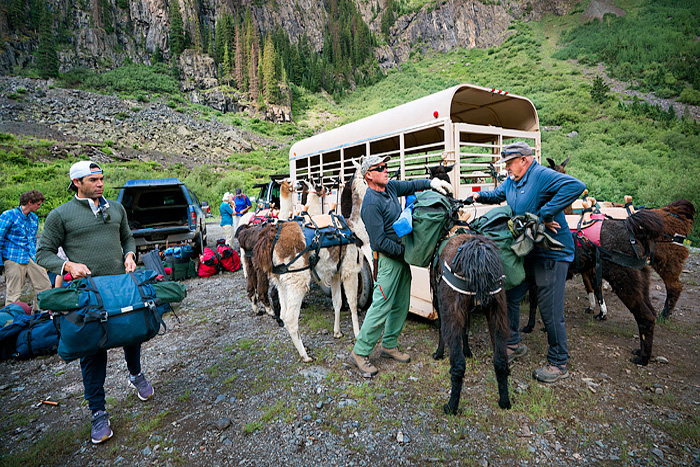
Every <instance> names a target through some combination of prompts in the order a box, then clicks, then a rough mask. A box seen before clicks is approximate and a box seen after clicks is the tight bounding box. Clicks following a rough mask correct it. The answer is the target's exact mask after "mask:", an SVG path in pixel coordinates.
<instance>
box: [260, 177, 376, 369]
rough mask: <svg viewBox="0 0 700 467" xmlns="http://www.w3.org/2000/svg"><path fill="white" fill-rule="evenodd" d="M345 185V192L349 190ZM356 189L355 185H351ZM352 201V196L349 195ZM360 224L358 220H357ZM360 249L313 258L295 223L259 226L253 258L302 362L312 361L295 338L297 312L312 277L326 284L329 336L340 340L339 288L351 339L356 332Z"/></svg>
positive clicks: (338, 249) (326, 251) (337, 249)
mask: <svg viewBox="0 0 700 467" xmlns="http://www.w3.org/2000/svg"><path fill="white" fill-rule="evenodd" d="M352 186H353V185H352V184H348V185H347V186H346V188H345V189H352ZM355 186H357V185H355ZM352 198H353V199H355V197H354V196H352ZM360 207H361V203H359V204H354V203H353V206H352V209H351V215H350V218H349V219H348V221H347V222H348V225H349V226H352V225H357V223H358V220H359V218H360ZM359 222H361V220H360V221H359ZM360 254H361V253H360V250H359V248H358V246H357V245H356V244H355V243H349V244H346V245H342V246H333V247H329V248H322V249H321V250H320V251H319V252H318V255H317V256H316V254H315V252H314V251H307V250H306V241H305V238H304V232H303V230H302V228H301V226H300V225H299V223H297V222H281V223H280V224H279V225H268V226H265V227H263V230H262V231H261V233H260V240H259V241H258V243H257V244H256V246H255V256H256V257H257V258H258V259H259V262H260V267H261V269H262V270H263V272H265V273H267V274H269V276H270V280H271V282H272V283H273V284H274V285H275V286H276V287H277V290H278V294H279V301H280V308H281V311H280V317H281V318H282V321H283V322H284V324H285V327H286V328H287V332H289V335H290V337H291V338H292V342H293V343H294V346H295V347H296V349H297V352H299V355H300V356H301V358H302V360H303V361H304V362H310V361H311V360H312V359H311V358H310V357H309V356H308V354H307V352H306V349H305V348H304V344H303V343H302V341H301V338H300V336H299V313H300V311H301V304H302V300H303V298H304V296H305V295H306V293H307V292H308V290H309V284H310V281H311V277H312V272H311V270H312V268H311V265H310V264H311V263H312V262H313V263H315V265H314V266H313V276H314V278H315V279H316V280H319V281H320V280H323V281H328V280H330V284H328V283H327V282H326V284H325V285H327V286H328V285H330V288H331V294H332V299H333V309H334V311H335V322H334V325H333V336H334V337H336V338H340V337H342V336H343V333H342V332H341V331H340V308H341V306H342V289H341V286H342V288H344V289H345V292H346V298H347V302H348V306H349V308H350V313H351V316H352V326H353V332H354V334H355V337H357V335H358V334H359V332H360V325H359V321H358V318H357V289H358V274H359V273H360V270H361V267H362V257H361V256H360Z"/></svg>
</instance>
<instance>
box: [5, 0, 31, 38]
mask: <svg viewBox="0 0 700 467" xmlns="http://www.w3.org/2000/svg"><path fill="white" fill-rule="evenodd" d="M24 7H25V0H9V3H8V5H7V19H8V20H9V23H10V31H12V30H15V31H18V30H20V29H23V28H24V26H25V25H26V18H27V15H26V13H25V10H24Z"/></svg>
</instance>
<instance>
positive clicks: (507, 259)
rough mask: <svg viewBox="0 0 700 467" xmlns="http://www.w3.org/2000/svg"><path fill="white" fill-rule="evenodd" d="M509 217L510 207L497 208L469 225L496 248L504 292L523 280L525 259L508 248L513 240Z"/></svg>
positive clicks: (510, 214)
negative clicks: (504, 278)
mask: <svg viewBox="0 0 700 467" xmlns="http://www.w3.org/2000/svg"><path fill="white" fill-rule="evenodd" d="M511 217H513V210H512V209H511V208H510V206H499V207H497V208H493V209H491V210H490V211H488V212H486V214H484V215H482V216H479V217H477V218H476V219H474V220H473V221H472V222H471V223H470V224H469V228H470V229H472V230H474V231H475V232H477V233H479V234H481V235H484V236H485V237H488V238H490V239H491V240H493V241H494V242H495V243H496V246H498V255H499V256H500V257H501V262H502V263H503V271H504V273H505V275H506V280H505V281H504V283H503V287H504V288H505V289H506V290H509V289H511V288H513V287H515V286H516V285H518V284H520V283H521V282H522V281H524V280H525V258H523V257H520V256H518V255H516V254H515V252H514V251H513V250H512V249H511V248H510V246H511V245H512V244H513V240H514V239H513V234H512V233H511V231H510V228H509V227H508V221H509V220H510V219H511Z"/></svg>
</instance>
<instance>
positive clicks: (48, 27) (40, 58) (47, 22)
mask: <svg viewBox="0 0 700 467" xmlns="http://www.w3.org/2000/svg"><path fill="white" fill-rule="evenodd" d="M39 22H40V26H39V47H38V48H37V52H36V65H37V68H38V69H39V75H40V76H41V77H42V78H56V77H58V69H59V63H58V53H57V52H56V41H55V37H54V33H53V18H52V16H51V13H50V12H49V11H48V9H44V10H43V13H42V15H41V19H40V21H39Z"/></svg>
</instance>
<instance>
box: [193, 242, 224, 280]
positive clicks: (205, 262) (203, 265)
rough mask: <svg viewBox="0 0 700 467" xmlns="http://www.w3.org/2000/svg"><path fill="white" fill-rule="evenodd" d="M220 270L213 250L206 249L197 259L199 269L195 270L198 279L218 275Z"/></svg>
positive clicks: (217, 258) (217, 257)
mask: <svg viewBox="0 0 700 467" xmlns="http://www.w3.org/2000/svg"><path fill="white" fill-rule="evenodd" d="M220 268H221V265H220V264H219V256H218V255H217V254H216V252H215V251H214V250H212V249H211V248H209V247H206V248H205V249H204V252H203V253H202V254H201V255H200V257H199V269H198V270H197V274H199V277H210V276H213V275H214V274H216V273H218V272H219V269H220Z"/></svg>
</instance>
